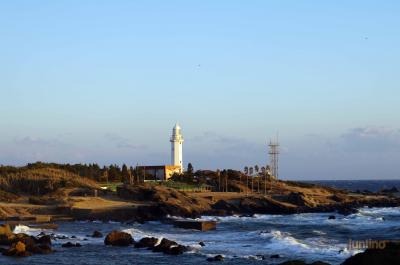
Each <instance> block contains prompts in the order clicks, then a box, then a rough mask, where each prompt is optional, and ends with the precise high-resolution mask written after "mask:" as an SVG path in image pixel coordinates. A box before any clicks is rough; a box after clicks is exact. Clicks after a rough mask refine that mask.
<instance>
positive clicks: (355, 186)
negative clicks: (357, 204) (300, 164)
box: [307, 180, 400, 192]
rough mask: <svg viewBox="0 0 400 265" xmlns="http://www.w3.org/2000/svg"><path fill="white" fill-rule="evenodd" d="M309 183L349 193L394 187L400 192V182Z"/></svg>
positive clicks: (351, 181)
mask: <svg viewBox="0 0 400 265" xmlns="http://www.w3.org/2000/svg"><path fill="white" fill-rule="evenodd" d="M307 182H310V183H314V184H319V185H324V186H329V187H334V188H338V189H345V190H349V191H357V190H360V191H363V190H369V191H372V192H378V191H381V190H383V189H391V188H392V187H396V188H397V189H399V190H400V180H315V181H307Z"/></svg>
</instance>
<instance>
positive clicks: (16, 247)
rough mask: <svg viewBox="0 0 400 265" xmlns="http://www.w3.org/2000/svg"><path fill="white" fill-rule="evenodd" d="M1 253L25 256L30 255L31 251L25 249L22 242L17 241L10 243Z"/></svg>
mask: <svg viewBox="0 0 400 265" xmlns="http://www.w3.org/2000/svg"><path fill="white" fill-rule="evenodd" d="M3 255H5V256H12V257H27V256H30V255H31V253H30V252H28V251H27V250H26V245H25V244H24V243H23V242H21V241H18V242H16V243H14V244H12V246H11V247H10V248H9V249H7V250H6V251H4V252H3Z"/></svg>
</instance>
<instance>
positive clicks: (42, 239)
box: [37, 235, 51, 246]
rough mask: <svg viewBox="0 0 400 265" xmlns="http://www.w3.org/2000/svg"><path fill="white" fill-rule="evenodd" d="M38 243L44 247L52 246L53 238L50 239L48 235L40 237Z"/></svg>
mask: <svg viewBox="0 0 400 265" xmlns="http://www.w3.org/2000/svg"><path fill="white" fill-rule="evenodd" d="M37 242H38V243H39V244H42V245H48V246H51V237H50V236H47V235H44V236H41V237H39V238H38V239H37Z"/></svg>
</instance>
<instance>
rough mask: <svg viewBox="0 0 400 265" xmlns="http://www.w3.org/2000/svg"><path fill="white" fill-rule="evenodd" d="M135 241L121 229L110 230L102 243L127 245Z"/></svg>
mask: <svg viewBox="0 0 400 265" xmlns="http://www.w3.org/2000/svg"><path fill="white" fill-rule="evenodd" d="M133 243H135V241H134V240H133V238H132V236H131V235H130V234H128V233H125V232H121V231H112V232H111V233H109V234H108V235H107V236H106V238H105V239H104V244H106V245H111V246H129V245H132V244H133Z"/></svg>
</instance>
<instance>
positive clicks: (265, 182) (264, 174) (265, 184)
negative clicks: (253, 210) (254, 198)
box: [261, 167, 267, 195]
mask: <svg viewBox="0 0 400 265" xmlns="http://www.w3.org/2000/svg"><path fill="white" fill-rule="evenodd" d="M261 174H262V176H264V194H265V195H267V175H266V172H265V167H261Z"/></svg>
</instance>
